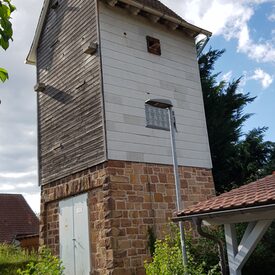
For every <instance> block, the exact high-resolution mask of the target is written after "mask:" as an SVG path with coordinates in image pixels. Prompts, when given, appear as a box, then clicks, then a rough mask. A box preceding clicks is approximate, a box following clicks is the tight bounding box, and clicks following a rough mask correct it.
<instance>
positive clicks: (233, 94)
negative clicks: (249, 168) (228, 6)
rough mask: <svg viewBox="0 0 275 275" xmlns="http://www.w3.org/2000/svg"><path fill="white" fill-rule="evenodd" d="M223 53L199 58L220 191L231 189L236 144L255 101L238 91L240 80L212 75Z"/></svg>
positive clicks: (216, 181)
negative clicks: (248, 110)
mask: <svg viewBox="0 0 275 275" xmlns="http://www.w3.org/2000/svg"><path fill="white" fill-rule="evenodd" d="M223 53H224V50H221V51H220V50H212V49H210V51H209V52H208V53H206V54H204V55H202V56H200V58H199V68H200V75H201V82H202V90H203V98H204V104H205V113H206V121H207V129H208V135H209V143H210V149H211V156H212V162H213V176H214V181H215V185H216V190H217V191H218V192H223V191H224V190H226V189H230V187H231V185H232V180H233V178H234V176H233V175H234V173H235V171H234V170H233V168H232V167H233V165H234V163H235V161H236V157H237V151H236V145H237V143H238V141H239V139H240V137H241V135H242V131H241V128H242V126H243V123H244V122H245V121H246V120H247V119H248V118H249V117H250V114H244V112H243V110H244V107H245V106H246V105H247V104H248V103H251V102H252V101H253V100H254V98H253V97H250V96H249V94H243V93H240V92H238V86H239V84H240V80H241V79H240V78H239V79H237V80H234V81H232V82H230V83H226V82H225V81H220V82H218V80H217V78H218V76H219V73H216V74H215V73H213V71H214V65H215V62H216V61H217V59H218V58H220V57H221V55H222V54H223ZM232 174H233V175H232Z"/></svg>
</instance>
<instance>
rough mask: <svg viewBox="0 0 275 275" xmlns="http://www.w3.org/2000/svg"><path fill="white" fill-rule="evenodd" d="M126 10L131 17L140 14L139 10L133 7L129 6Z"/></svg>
mask: <svg viewBox="0 0 275 275" xmlns="http://www.w3.org/2000/svg"><path fill="white" fill-rule="evenodd" d="M128 10H129V11H130V13H131V14H133V15H138V14H139V13H140V9H139V8H137V7H134V6H129V8H128Z"/></svg>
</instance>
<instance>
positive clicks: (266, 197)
mask: <svg viewBox="0 0 275 275" xmlns="http://www.w3.org/2000/svg"><path fill="white" fill-rule="evenodd" d="M274 203H275V173H274V172H273V174H272V175H270V176H267V177H265V178H263V179H260V180H257V181H255V182H251V183H249V184H247V185H244V186H241V187H239V188H236V189H233V190H231V191H229V192H226V193H223V194H221V195H219V196H217V197H213V198H211V199H209V200H206V201H203V202H199V203H197V204H195V205H194V206H192V207H189V208H187V209H185V210H183V211H180V212H179V213H177V216H178V217H188V216H196V215H201V216H203V215H209V214H211V213H215V214H217V213H222V212H223V211H228V210H232V211H234V210H240V209H248V208H252V207H253V208H254V209H255V208H257V207H258V208H260V207H263V206H269V205H274Z"/></svg>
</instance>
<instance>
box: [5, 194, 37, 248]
mask: <svg viewBox="0 0 275 275" xmlns="http://www.w3.org/2000/svg"><path fill="white" fill-rule="evenodd" d="M38 232H39V220H38V218H37V216H36V215H35V213H34V212H33V211H32V209H31V208H30V206H29V205H28V203H27V202H26V200H25V199H24V197H23V196H22V195H19V194H0V243H7V244H10V243H14V242H15V241H16V240H17V242H18V241H19V243H20V244H21V241H20V240H24V245H23V247H29V244H28V241H26V238H27V239H30V236H32V238H31V242H32V245H31V246H32V247H37V245H38Z"/></svg>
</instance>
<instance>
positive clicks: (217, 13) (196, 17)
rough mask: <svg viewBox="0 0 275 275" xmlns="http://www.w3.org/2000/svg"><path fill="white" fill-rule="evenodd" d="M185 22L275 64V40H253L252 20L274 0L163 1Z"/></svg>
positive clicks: (252, 55) (252, 57)
mask: <svg viewBox="0 0 275 275" xmlns="http://www.w3.org/2000/svg"><path fill="white" fill-rule="evenodd" d="M162 2H163V3H164V4H166V5H168V6H169V7H171V8H172V9H173V10H175V11H176V12H178V13H179V14H180V15H181V16H182V17H183V18H184V19H186V20H187V21H189V22H191V23H194V24H196V25H198V26H200V27H202V28H205V29H208V30H210V31H212V32H213V35H223V36H224V37H225V38H226V39H227V40H231V39H236V40H237V41H238V48H237V50H238V51H239V52H242V53H244V54H247V55H248V57H249V58H250V59H253V60H256V61H257V62H275V46H274V43H272V41H265V42H261V41H253V39H252V38H251V35H250V30H249V21H250V19H251V18H252V16H253V15H254V12H255V9H256V8H257V6H258V5H260V4H262V3H266V2H269V3H274V0H240V1H236V0H208V1H200V0H189V1H178V0H162Z"/></svg>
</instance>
